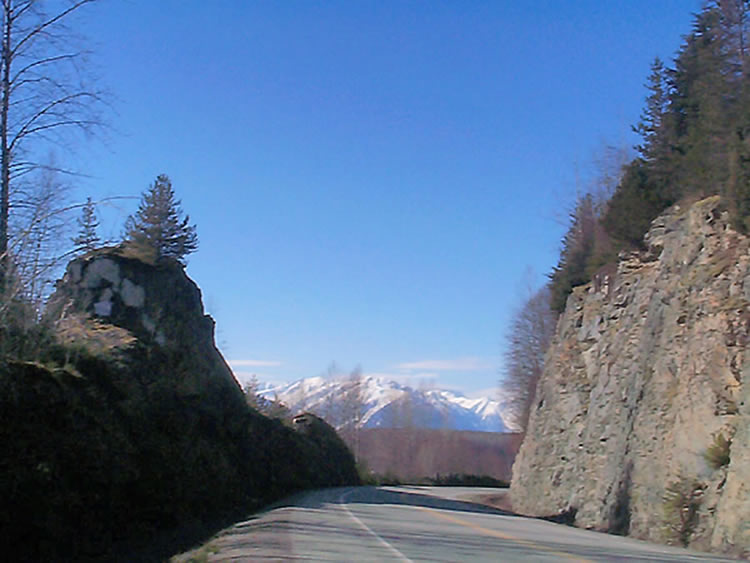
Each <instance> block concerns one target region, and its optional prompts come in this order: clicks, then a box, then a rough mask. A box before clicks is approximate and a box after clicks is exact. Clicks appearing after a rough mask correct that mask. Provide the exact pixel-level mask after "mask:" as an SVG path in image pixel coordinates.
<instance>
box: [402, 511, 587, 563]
mask: <svg viewBox="0 0 750 563" xmlns="http://www.w3.org/2000/svg"><path fill="white" fill-rule="evenodd" d="M415 508H418V509H419V510H422V511H424V512H427V513H428V514H430V515H432V516H434V517H435V518H441V519H443V520H447V521H448V522H453V523H454V524H459V525H461V526H465V527H467V528H471V529H472V530H475V531H477V532H479V533H481V534H484V535H486V536H494V537H496V538H500V539H503V540H508V541H512V542H515V543H518V544H521V545H525V546H527V547H531V548H533V549H539V550H542V551H546V552H548V553H550V554H552V555H556V556H558V557H564V558H565V559H571V560H573V561H580V562H581V563H593V562H592V561H591V560H589V559H584V558H583V557H579V556H577V555H572V554H570V553H565V552H564V551H557V550H555V549H552V548H550V547H547V546H545V545H541V544H538V543H536V542H533V541H529V540H523V539H521V538H517V537H515V536H511V535H509V534H503V533H502V532H498V531H497V530H491V529H490V528H485V527H484V526H479V525H477V524H474V523H472V522H469V521H468V520H464V519H463V518H456V517H455V516H449V515H448V514H443V513H442V512H438V511H437V510H435V509H430V508H425V507H423V506H417V507H415Z"/></svg>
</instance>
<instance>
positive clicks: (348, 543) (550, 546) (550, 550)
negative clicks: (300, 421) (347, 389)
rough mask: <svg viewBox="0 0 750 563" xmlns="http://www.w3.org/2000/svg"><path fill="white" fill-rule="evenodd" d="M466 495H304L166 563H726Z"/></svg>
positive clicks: (416, 491) (382, 490)
mask: <svg viewBox="0 0 750 563" xmlns="http://www.w3.org/2000/svg"><path fill="white" fill-rule="evenodd" d="M472 494H476V489H462V488H439V487H377V488H376V487H349V488H337V489H324V490H318V491H311V492H308V493H303V494H299V495H296V496H295V497H291V498H290V499H287V500H286V501H284V502H281V503H278V504H277V505H275V506H273V507H271V508H269V509H268V510H266V511H264V512H261V513H258V514H256V515H253V516H252V517H250V518H248V519H247V520H245V521H242V522H238V523H237V524H235V525H234V526H232V527H230V528H227V529H226V530H224V531H223V532H221V533H220V534H218V535H217V536H216V537H214V539H212V540H211V541H210V542H208V543H207V544H205V545H204V546H202V547H201V548H199V549H197V550H195V551H193V552H190V553H188V554H183V555H181V556H177V557H174V558H173V559H172V561H173V562H179V561H190V560H204V561H205V560H207V561H357V562H359V561H686V562H687V561H732V559H723V558H721V557H717V556H712V555H709V554H703V553H698V552H694V551H688V550H684V549H679V548H673V547H667V546H662V545H656V544H650V543H646V542H642V541H638V540H634V539H630V538H623V537H619V536H611V535H607V534H600V533H596V532H591V531H586V530H579V529H576V528H571V527H568V526H563V525H560V524H554V523H551V522H547V521H543V520H537V519H533V518H524V517H521V516H516V515H513V514H510V513H507V512H502V511H500V510H496V509H493V508H490V507H487V506H482V505H478V504H473V503H470V502H466V501H463V500H460V499H461V498H468V497H469V496H471V495H472Z"/></svg>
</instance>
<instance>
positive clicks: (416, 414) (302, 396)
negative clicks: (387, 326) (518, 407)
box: [259, 375, 515, 432]
mask: <svg viewBox="0 0 750 563" xmlns="http://www.w3.org/2000/svg"><path fill="white" fill-rule="evenodd" d="M259 394H260V395H261V396H263V397H265V398H266V399H274V398H276V399H278V400H280V401H281V402H282V403H284V404H285V405H286V406H287V407H289V409H290V410H291V411H292V413H294V414H297V413H299V412H303V411H310V412H314V413H316V414H319V415H320V416H322V417H323V418H326V419H327V420H329V421H330V422H331V423H332V424H333V425H334V426H336V427H338V428H341V427H344V426H347V425H350V424H352V423H353V422H354V423H355V424H356V425H357V426H359V427H361V428H400V427H407V426H413V427H420V428H432V429H449V430H469V431H479V432H512V431H514V430H515V426H514V424H513V423H512V421H511V419H510V416H509V414H508V410H507V408H506V407H505V402H504V401H503V400H502V398H501V399H500V400H497V399H492V398H490V397H479V398H473V399H472V398H469V397H466V396H464V395H462V394H461V393H458V392H455V391H450V390H446V389H419V388H416V389H415V388H413V387H411V386H408V385H404V384H401V383H398V382H396V381H393V380H389V379H387V378H384V377H377V376H368V375H362V376H360V377H355V378H352V377H337V378H327V377H323V376H317V377H309V378H303V379H299V380H297V381H293V382H292V383H287V384H282V385H278V386H266V387H265V388H263V389H261V390H260V391H259ZM358 407H361V408H358Z"/></svg>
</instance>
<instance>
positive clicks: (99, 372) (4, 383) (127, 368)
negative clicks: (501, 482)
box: [0, 248, 359, 561]
mask: <svg viewBox="0 0 750 563" xmlns="http://www.w3.org/2000/svg"><path fill="white" fill-rule="evenodd" d="M46 324H47V326H49V332H48V334H47V336H46V338H48V339H49V343H47V344H46V345H45V346H43V347H42V348H43V350H44V353H43V357H40V358H39V359H38V360H34V361H28V360H25V361H20V360H18V359H11V358H2V357H0V444H2V445H3V447H2V449H0V530H2V533H0V550H1V551H2V552H3V553H4V554H5V555H6V556H12V557H11V558H13V559H14V560H38V561H42V560H85V559H89V558H91V559H102V558H104V559H118V558H120V559H123V560H150V559H154V560H163V559H164V557H165V556H168V555H169V554H170V550H172V549H174V550H175V551H177V550H179V549H184V548H185V547H188V546H189V542H190V540H191V539H196V538H195V535H196V534H201V533H205V532H207V531H211V527H212V526H214V525H215V523H217V522H219V521H221V520H222V519H224V518H227V517H230V516H232V515H238V514H246V513H247V511H249V510H252V509H254V508H258V507H259V506H261V505H262V504H264V503H267V502H270V501H272V500H275V499H277V498H279V497H281V496H283V495H286V494H289V493H290V492H292V491H295V490H299V489H303V488H308V487H320V486H335V485H344V484H356V483H358V481H359V480H358V477H357V473H356V469H355V466H354V459H353V457H352V455H351V453H350V452H349V451H348V449H347V448H346V446H345V445H344V443H343V442H342V441H341V440H340V439H339V438H338V436H337V435H336V433H335V431H334V430H333V429H332V428H330V427H329V426H328V425H326V424H325V423H324V422H323V421H314V422H315V423H314V424H313V427H312V428H313V429H312V430H310V429H309V428H306V429H305V431H301V429H300V431H297V430H295V429H292V428H291V427H289V426H286V425H284V424H282V423H281V422H280V421H278V420H271V419H268V418H266V417H264V416H262V415H260V414H259V413H258V412H257V411H254V410H253V409H251V408H249V407H248V406H247V405H246V403H245V399H244V395H243V393H242V391H241V389H240V387H239V386H238V384H237V382H236V381H235V380H234V377H233V376H232V373H231V371H230V370H229V368H228V367H227V365H226V363H225V362H224V359H223V358H222V357H221V354H220V353H219V352H218V350H217V349H216V347H215V345H214V339H213V327H214V325H213V321H212V320H211V318H210V317H208V316H207V315H205V314H204V312H203V306H202V303H201V297H200V291H199V290H198V288H197V286H196V285H195V283H193V282H192V281H191V280H190V279H189V278H188V277H187V276H186V275H185V272H184V269H183V268H182V267H181V266H180V265H179V264H178V263H177V262H174V261H169V260H167V261H160V262H159V263H156V264H154V263H148V262H147V261H144V260H143V259H141V258H139V257H137V256H134V255H130V253H129V252H128V249H127V248H112V249H103V250H99V251H95V252H93V253H89V254H87V255H86V256H83V257H81V258H78V259H76V260H74V261H73V262H71V264H70V265H69V266H68V268H67V271H66V273H65V276H64V278H63V279H62V280H61V281H60V282H58V285H57V288H56V291H55V293H54V295H53V296H52V297H51V299H50V303H49V306H48V307H47V323H46ZM170 534H171V537H172V538H177V539H176V540H175V541H176V543H170V542H167V543H164V544H163V545H162V544H161V543H160V538H161V539H163V538H166V537H169V535H170ZM165 541H166V540H165ZM185 542H187V544H186V543H185ZM139 546H140V547H139ZM142 549H146V550H147V551H148V554H144V553H143V552H142ZM139 550H141V551H139Z"/></svg>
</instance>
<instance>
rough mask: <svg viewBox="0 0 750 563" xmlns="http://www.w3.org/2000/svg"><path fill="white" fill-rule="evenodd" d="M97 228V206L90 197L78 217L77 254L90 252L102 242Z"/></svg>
mask: <svg viewBox="0 0 750 563" xmlns="http://www.w3.org/2000/svg"><path fill="white" fill-rule="evenodd" d="M97 228H99V220H98V219H97V218H96V206H95V205H94V202H93V201H91V198H90V197H89V198H87V199H86V204H85V205H84V206H83V210H82V211H81V216H80V217H79V218H78V235H77V236H76V237H75V238H74V239H73V244H74V245H75V252H76V254H79V253H84V252H89V251H91V250H94V249H95V248H96V247H97V246H99V244H101V239H100V238H99V235H98V234H97V233H96V229H97Z"/></svg>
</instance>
